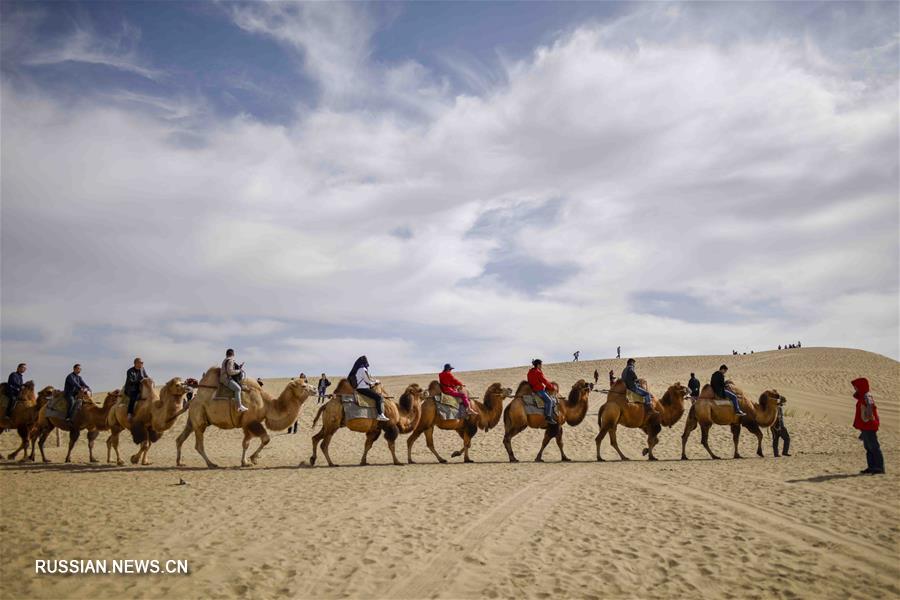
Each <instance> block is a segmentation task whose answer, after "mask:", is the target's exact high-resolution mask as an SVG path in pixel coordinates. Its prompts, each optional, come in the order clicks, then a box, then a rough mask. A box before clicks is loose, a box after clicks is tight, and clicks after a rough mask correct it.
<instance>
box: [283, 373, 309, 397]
mask: <svg viewBox="0 0 900 600" xmlns="http://www.w3.org/2000/svg"><path fill="white" fill-rule="evenodd" d="M285 389H290V390H291V392H292V393H293V394H294V395H295V396H297V397H298V398H301V397H302V398H308V397H309V396H315V395H316V393H317V390H316V388H315V387H313V386H312V385H310V384H309V380H308V379H307V378H306V376H305V375H301V376H300V377H295V378H294V379H291V380H290V381H289V382H288V384H287V388H285Z"/></svg>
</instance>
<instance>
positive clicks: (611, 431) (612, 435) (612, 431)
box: [609, 427, 631, 460]
mask: <svg viewBox="0 0 900 600" xmlns="http://www.w3.org/2000/svg"><path fill="white" fill-rule="evenodd" d="M616 429H618V428H617V427H610V428H609V443H610V444H612V447H613V448H615V449H616V452H618V453H619V458H621V459H622V460H631V459H629V458H628V457H627V456H625V454H624V453H623V452H622V451H621V450H619V442H618V440H617V439H616Z"/></svg>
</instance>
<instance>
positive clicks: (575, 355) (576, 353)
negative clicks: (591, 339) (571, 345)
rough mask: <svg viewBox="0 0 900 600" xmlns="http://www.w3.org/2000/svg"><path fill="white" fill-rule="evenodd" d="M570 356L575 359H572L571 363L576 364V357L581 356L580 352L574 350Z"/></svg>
mask: <svg viewBox="0 0 900 600" xmlns="http://www.w3.org/2000/svg"><path fill="white" fill-rule="evenodd" d="M572 356H574V357H575V358H574V359H572V362H578V357H579V356H581V350H576V351H575V352H574V353H573V354H572Z"/></svg>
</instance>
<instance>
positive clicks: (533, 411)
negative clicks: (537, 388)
mask: <svg viewBox="0 0 900 600" xmlns="http://www.w3.org/2000/svg"><path fill="white" fill-rule="evenodd" d="M522 402H523V403H524V404H525V414H527V415H542V414H544V399H543V398H541V397H540V396H538V395H537V394H528V395H527V396H522Z"/></svg>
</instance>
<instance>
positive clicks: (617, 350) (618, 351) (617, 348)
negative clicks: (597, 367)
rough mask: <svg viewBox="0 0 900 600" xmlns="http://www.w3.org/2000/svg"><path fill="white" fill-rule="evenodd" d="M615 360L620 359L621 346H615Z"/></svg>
mask: <svg viewBox="0 0 900 600" xmlns="http://www.w3.org/2000/svg"><path fill="white" fill-rule="evenodd" d="M616 358H622V346H616Z"/></svg>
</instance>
